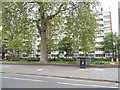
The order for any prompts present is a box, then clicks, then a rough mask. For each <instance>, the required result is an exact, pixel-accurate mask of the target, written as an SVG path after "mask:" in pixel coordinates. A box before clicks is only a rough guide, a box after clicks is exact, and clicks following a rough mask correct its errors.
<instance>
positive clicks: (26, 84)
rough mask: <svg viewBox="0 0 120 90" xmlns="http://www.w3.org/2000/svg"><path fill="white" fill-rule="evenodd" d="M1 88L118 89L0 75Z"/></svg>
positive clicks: (99, 84) (112, 85)
mask: <svg viewBox="0 0 120 90" xmlns="http://www.w3.org/2000/svg"><path fill="white" fill-rule="evenodd" d="M1 78H2V88H118V84H117V83H113V82H102V81H90V80H78V79H68V78H58V77H49V76H35V75H23V74H8V73H7V74H6V73H3V74H2V77H1Z"/></svg>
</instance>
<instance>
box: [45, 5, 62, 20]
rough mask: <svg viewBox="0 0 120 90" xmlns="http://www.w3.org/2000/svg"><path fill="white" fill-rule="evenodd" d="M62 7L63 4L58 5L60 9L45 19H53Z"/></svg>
mask: <svg viewBox="0 0 120 90" xmlns="http://www.w3.org/2000/svg"><path fill="white" fill-rule="evenodd" d="M62 6H63V4H61V5H60V7H59V8H58V11H57V12H56V13H55V14H54V15H51V16H48V18H47V19H48V20H50V19H52V18H54V17H55V16H56V15H57V14H59V13H60V10H61V8H62Z"/></svg>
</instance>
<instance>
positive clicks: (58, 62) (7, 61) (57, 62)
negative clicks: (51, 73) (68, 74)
mask: <svg viewBox="0 0 120 90" xmlns="http://www.w3.org/2000/svg"><path fill="white" fill-rule="evenodd" d="M0 63H40V62H39V61H9V60H5V61H0ZM48 63H49V64H75V62H74V61H49V62H48Z"/></svg>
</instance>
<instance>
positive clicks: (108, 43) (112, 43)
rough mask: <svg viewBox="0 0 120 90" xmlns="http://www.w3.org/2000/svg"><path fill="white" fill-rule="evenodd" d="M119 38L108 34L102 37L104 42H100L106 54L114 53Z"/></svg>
mask: <svg viewBox="0 0 120 90" xmlns="http://www.w3.org/2000/svg"><path fill="white" fill-rule="evenodd" d="M118 41H119V38H118V36H117V35H116V34H113V33H108V34H107V35H106V36H105V37H104V41H103V42H101V45H102V46H103V48H104V50H105V52H106V53H113V52H114V51H115V47H116V45H118Z"/></svg>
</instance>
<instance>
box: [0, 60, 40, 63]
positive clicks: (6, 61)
mask: <svg viewBox="0 0 120 90" xmlns="http://www.w3.org/2000/svg"><path fill="white" fill-rule="evenodd" d="M0 63H39V61H8V60H4V61H0Z"/></svg>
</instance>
